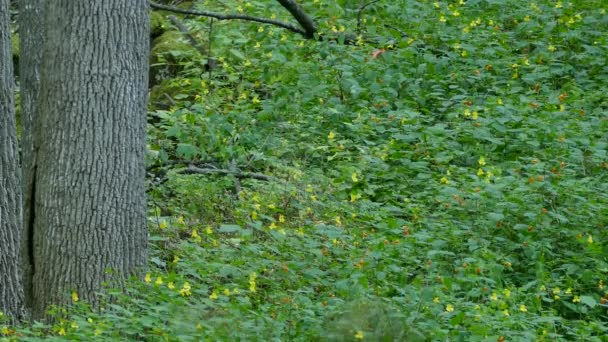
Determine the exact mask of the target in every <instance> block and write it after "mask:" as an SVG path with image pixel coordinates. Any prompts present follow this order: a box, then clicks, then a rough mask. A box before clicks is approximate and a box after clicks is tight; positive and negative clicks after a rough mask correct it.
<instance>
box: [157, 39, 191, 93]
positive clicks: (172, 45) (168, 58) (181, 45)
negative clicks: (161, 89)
mask: <svg viewBox="0 0 608 342" xmlns="http://www.w3.org/2000/svg"><path fill="white" fill-rule="evenodd" d="M199 55H200V54H199V52H198V51H197V50H196V49H195V48H194V47H192V45H190V44H188V42H186V40H185V39H184V37H183V35H182V33H180V32H179V31H174V30H171V31H165V32H164V33H163V34H161V35H160V36H159V37H157V38H156V39H154V41H153V42H152V53H151V56H150V75H149V76H150V87H152V86H154V85H156V84H158V83H159V82H161V81H162V80H164V79H168V78H174V77H176V76H177V75H178V74H179V72H180V71H182V69H183V67H182V65H181V63H180V62H181V61H184V60H193V59H194V58H198V57H199Z"/></svg>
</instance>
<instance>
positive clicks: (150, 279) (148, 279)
mask: <svg viewBox="0 0 608 342" xmlns="http://www.w3.org/2000/svg"><path fill="white" fill-rule="evenodd" d="M144 281H145V282H146V283H149V282H151V281H152V277H151V276H150V273H146V276H145V277H144Z"/></svg>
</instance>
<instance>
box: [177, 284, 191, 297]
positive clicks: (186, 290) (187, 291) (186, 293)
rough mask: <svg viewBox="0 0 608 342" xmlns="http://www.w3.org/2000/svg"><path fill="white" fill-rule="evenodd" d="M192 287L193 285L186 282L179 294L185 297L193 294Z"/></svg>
mask: <svg viewBox="0 0 608 342" xmlns="http://www.w3.org/2000/svg"><path fill="white" fill-rule="evenodd" d="M191 289H192V287H191V286H190V283H189V282H185V283H184V285H183V286H182V289H181V290H179V294H181V295H182V296H184V297H187V296H189V295H191V294H192V292H191V291H190V290H191Z"/></svg>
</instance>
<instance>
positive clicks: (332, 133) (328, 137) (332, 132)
mask: <svg viewBox="0 0 608 342" xmlns="http://www.w3.org/2000/svg"><path fill="white" fill-rule="evenodd" d="M335 137H336V133H334V131H331V132H329V134H328V135H327V139H329V140H332V139H334V138H335Z"/></svg>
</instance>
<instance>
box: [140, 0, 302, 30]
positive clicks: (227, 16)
mask: <svg viewBox="0 0 608 342" xmlns="http://www.w3.org/2000/svg"><path fill="white" fill-rule="evenodd" d="M281 1H287V2H293V1H288V0H281ZM150 7H152V8H154V9H158V10H164V11H169V12H174V13H181V14H189V15H196V16H202V17H209V18H215V19H217V20H245V21H254V22H258V23H262V24H269V25H274V26H278V27H282V28H284V29H286V30H289V31H292V32H295V33H299V34H301V35H302V36H304V37H306V38H312V37H311V36H310V34H309V32H308V31H306V30H303V29H301V28H299V27H297V26H295V25H292V24H289V23H285V22H282V21H279V20H274V19H266V18H260V17H252V16H249V15H244V14H221V13H214V12H207V11H193V10H186V9H181V8H177V7H172V6H166V5H161V4H158V3H155V2H152V1H150ZM296 19H297V18H296Z"/></svg>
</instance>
